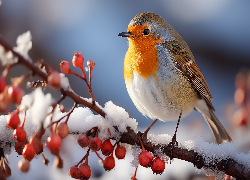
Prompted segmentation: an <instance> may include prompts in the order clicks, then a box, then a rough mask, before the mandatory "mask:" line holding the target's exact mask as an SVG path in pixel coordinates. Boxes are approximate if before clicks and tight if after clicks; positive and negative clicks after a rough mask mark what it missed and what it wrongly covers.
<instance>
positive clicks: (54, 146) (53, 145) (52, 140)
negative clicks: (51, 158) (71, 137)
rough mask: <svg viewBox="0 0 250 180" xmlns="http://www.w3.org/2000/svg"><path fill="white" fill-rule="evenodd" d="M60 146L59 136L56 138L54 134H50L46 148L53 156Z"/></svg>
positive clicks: (56, 153)
mask: <svg viewBox="0 0 250 180" xmlns="http://www.w3.org/2000/svg"><path fill="white" fill-rule="evenodd" d="M61 144H62V140H61V138H60V136H58V135H57V134H55V133H52V134H51V135H50V137H48V139H47V147H48V148H49V150H50V152H51V153H52V154H54V155H58V153H59V151H60V147H61Z"/></svg>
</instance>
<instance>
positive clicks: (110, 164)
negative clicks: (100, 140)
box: [103, 156, 115, 171]
mask: <svg viewBox="0 0 250 180" xmlns="http://www.w3.org/2000/svg"><path fill="white" fill-rule="evenodd" d="M103 167H104V169H105V171H110V170H111V169H113V168H114V167H115V158H114V157H113V156H108V157H106V158H105V160H104V163H103Z"/></svg>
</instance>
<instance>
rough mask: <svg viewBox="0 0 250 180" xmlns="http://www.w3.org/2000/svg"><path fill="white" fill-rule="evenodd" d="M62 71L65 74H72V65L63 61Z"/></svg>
mask: <svg viewBox="0 0 250 180" xmlns="http://www.w3.org/2000/svg"><path fill="white" fill-rule="evenodd" d="M60 69H61V72H62V73H63V74H69V73H70V64H69V62H68V61H64V60H63V61H62V62H61V63H60Z"/></svg>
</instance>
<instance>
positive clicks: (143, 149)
mask: <svg viewBox="0 0 250 180" xmlns="http://www.w3.org/2000/svg"><path fill="white" fill-rule="evenodd" d="M139 141H140V143H141V147H142V151H143V152H144V151H146V150H145V148H144V146H143V144H142V141H141V136H140V135H139Z"/></svg>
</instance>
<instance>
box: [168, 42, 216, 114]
mask: <svg viewBox="0 0 250 180" xmlns="http://www.w3.org/2000/svg"><path fill="white" fill-rule="evenodd" d="M163 45H164V47H165V48H167V49H168V50H169V51H170V52H171V53H172V55H173V57H174V61H175V63H176V68H177V70H178V71H180V72H181V74H182V75H183V76H184V77H185V78H186V79H187V80H188V81H189V82H190V83H191V85H192V87H193V88H194V89H195V90H196V91H197V92H198V93H199V95H200V96H201V97H202V98H204V99H205V101H206V102H207V104H208V106H209V107H210V108H211V109H212V110H215V109H214V106H213V104H212V100H213V98H212V95H211V93H210V90H209V87H208V85H207V82H206V80H205V78H204V76H203V75H202V73H201V71H200V69H199V68H198V66H197V65H196V63H195V60H194V57H193V55H192V53H191V51H190V49H189V47H187V45H184V44H182V43H180V42H179V41H167V42H165V43H164V44H163Z"/></svg>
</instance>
